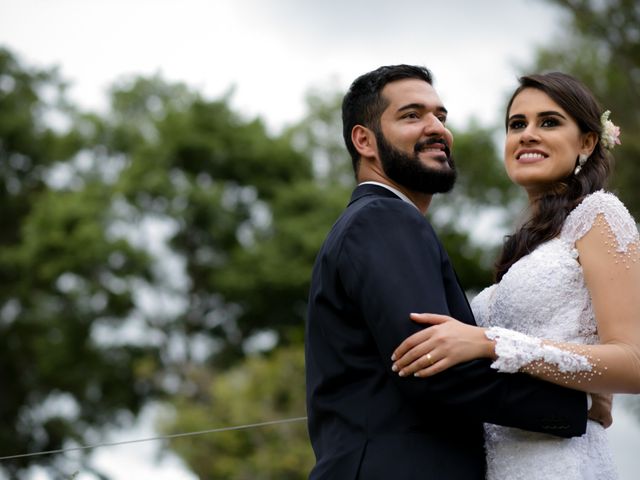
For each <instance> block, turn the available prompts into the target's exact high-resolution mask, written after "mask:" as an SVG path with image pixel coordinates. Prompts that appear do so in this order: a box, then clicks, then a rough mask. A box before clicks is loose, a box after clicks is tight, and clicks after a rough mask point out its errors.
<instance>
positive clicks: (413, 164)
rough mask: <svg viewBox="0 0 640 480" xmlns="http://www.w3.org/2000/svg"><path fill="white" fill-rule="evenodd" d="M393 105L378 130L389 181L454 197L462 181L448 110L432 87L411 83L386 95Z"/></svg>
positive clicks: (393, 87)
mask: <svg viewBox="0 0 640 480" xmlns="http://www.w3.org/2000/svg"><path fill="white" fill-rule="evenodd" d="M382 95H383V97H384V98H385V99H386V100H387V101H388V102H389V105H388V106H387V108H386V109H385V110H384V112H383V113H382V115H381V117H380V129H376V131H375V136H376V143H377V148H378V156H379V158H380V163H381V164H382V169H383V170H384V172H385V174H386V175H387V176H388V177H389V179H391V180H393V181H394V182H396V183H398V184H399V185H402V186H404V187H406V188H408V189H410V190H413V191H416V192H420V193H428V194H432V193H442V192H448V191H449V190H451V188H452V187H453V184H454V183H455V179H456V168H455V164H454V161H453V158H452V157H451V146H452V144H453V136H452V135H451V132H450V131H449V130H447V129H446V128H445V126H444V124H445V121H446V118H447V111H446V109H445V108H444V106H443V104H442V101H441V100H440V97H439V96H438V94H437V93H436V91H435V89H434V88H433V87H432V86H431V85H429V84H428V83H427V82H424V81H422V80H417V79H406V80H399V81H396V82H391V83H389V84H387V85H386V86H385V87H384V89H383V90H382Z"/></svg>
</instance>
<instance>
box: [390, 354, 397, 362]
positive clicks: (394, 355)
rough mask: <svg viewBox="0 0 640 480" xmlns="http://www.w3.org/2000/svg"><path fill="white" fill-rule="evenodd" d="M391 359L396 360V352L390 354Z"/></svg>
mask: <svg viewBox="0 0 640 480" xmlns="http://www.w3.org/2000/svg"><path fill="white" fill-rule="evenodd" d="M391 361H392V362H395V361H396V354H395V353H394V354H393V355H391Z"/></svg>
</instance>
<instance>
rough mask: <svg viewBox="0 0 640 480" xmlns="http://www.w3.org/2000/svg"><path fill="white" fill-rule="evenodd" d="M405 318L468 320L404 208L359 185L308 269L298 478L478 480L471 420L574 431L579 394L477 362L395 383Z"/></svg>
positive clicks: (478, 453) (478, 450) (383, 192)
mask: <svg viewBox="0 0 640 480" xmlns="http://www.w3.org/2000/svg"><path fill="white" fill-rule="evenodd" d="M411 312H431V313H441V314H447V315H451V316H453V317H455V318H457V319H459V320H461V321H463V322H467V323H470V324H475V321H474V319H473V315H472V313H471V310H470V308H469V304H468V302H467V299H466V297H465V294H464V292H463V290H462V288H461V287H460V285H459V283H458V280H457V278H456V275H455V273H454V270H453V268H452V266H451V263H450V262H449V258H448V256H447V254H446V252H445V251H444V249H443V247H442V245H441V243H440V241H439V240H438V238H437V236H436V234H435V232H434V231H433V229H432V227H431V225H430V224H429V222H428V221H427V220H426V219H425V218H424V217H423V216H422V215H421V214H420V212H419V211H418V210H417V209H416V208H415V207H414V206H412V205H410V204H408V203H406V202H404V201H402V200H401V199H400V198H398V197H397V196H396V195H395V194H393V193H392V192H391V191H389V190H387V189H385V188H383V187H380V186H376V185H370V184H369V185H361V186H359V187H357V188H356V189H355V191H354V193H353V196H352V199H351V202H350V204H349V206H348V207H347V209H346V210H345V212H344V213H343V214H342V215H341V217H340V218H339V219H338V221H337V222H336V223H335V225H334V226H333V228H332V230H331V232H330V233H329V235H328V237H327V239H326V240H325V243H324V244H323V246H322V248H321V250H320V252H319V254H318V257H317V259H316V262H315V266H314V270H313V276H312V282H311V290H310V298H309V311H308V318H307V325H306V341H305V353H306V373H307V410H308V417H309V420H308V427H309V435H310V438H311V443H312V445H313V449H314V452H315V455H316V460H317V462H316V465H315V467H314V469H313V470H312V472H311V474H310V479H312V480H320V479H331V480H352V479H353V480H355V479H363V480H378V479H380V480H382V479H385V480H388V479H391V478H393V479H394V480H418V479H419V480H428V479H432V478H433V479H439V480H442V479H445V480H446V479H465V480H466V479H484V475H485V457H484V448H483V447H484V443H483V431H482V422H489V423H496V424H500V425H507V426H512V427H518V428H523V429H526V430H532V431H538V432H545V433H550V434H554V435H558V436H562V437H570V436H576V435H582V434H583V433H584V432H585V428H586V415H587V406H586V395H585V394H584V393H582V392H577V391H574V390H568V389H563V388H560V387H557V386H555V385H552V384H550V383H546V382H542V381H537V380H535V379H533V378H531V377H528V376H526V375H523V374H501V373H497V372H496V371H495V370H493V369H491V368H490V363H491V362H490V361H489V360H476V361H472V362H468V363H464V364H460V365H457V366H455V367H453V368H450V369H449V370H447V371H445V372H443V373H440V374H438V375H435V376H433V377H430V378H429V379H420V378H415V377H410V378H400V377H398V375H397V374H395V373H393V372H392V371H391V365H392V362H391V359H390V357H391V354H392V352H393V350H394V349H395V348H396V347H397V346H398V345H399V344H400V343H401V342H402V341H403V340H404V339H405V338H407V337H408V336H409V335H411V334H413V333H414V332H416V331H418V330H419V329H420V328H423V327H422V326H420V325H419V324H416V323H414V322H412V321H411V320H410V319H409V313H411Z"/></svg>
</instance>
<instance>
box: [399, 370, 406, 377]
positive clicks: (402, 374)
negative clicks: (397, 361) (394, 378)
mask: <svg viewBox="0 0 640 480" xmlns="http://www.w3.org/2000/svg"><path fill="white" fill-rule="evenodd" d="M398 375H400V376H401V377H404V376H405V375H406V373H404V370H400V373H398Z"/></svg>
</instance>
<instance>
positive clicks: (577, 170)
mask: <svg viewBox="0 0 640 480" xmlns="http://www.w3.org/2000/svg"><path fill="white" fill-rule="evenodd" d="M588 158H589V155H587V154H586V153H581V154H580V155H578V166H576V168H575V170H574V171H573V174H574V175H578V174H579V173H580V170H582V167H583V166H584V164H585V163H587V159H588Z"/></svg>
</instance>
